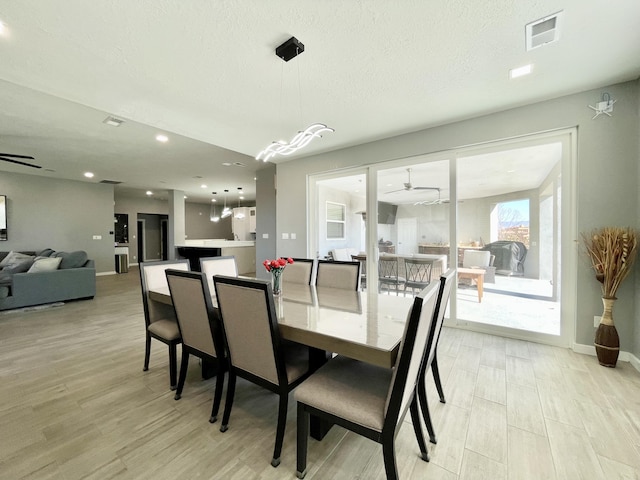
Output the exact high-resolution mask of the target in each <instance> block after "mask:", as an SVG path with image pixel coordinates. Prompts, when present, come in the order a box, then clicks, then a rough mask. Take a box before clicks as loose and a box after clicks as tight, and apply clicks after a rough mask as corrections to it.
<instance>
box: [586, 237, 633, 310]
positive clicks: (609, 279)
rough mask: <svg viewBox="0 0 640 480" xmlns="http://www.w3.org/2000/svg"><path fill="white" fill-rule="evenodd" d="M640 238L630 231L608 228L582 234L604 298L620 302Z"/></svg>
mask: <svg viewBox="0 0 640 480" xmlns="http://www.w3.org/2000/svg"><path fill="white" fill-rule="evenodd" d="M637 237H638V236H637V234H636V231H635V230H633V229H632V228H630V227H604V228H599V229H596V230H594V231H592V232H591V233H589V234H584V233H583V234H582V240H583V241H584V246H585V249H586V251H587V254H588V255H589V258H590V259H591V265H592V266H593V269H594V270H595V272H596V279H597V280H598V281H599V282H600V283H601V284H602V296H603V297H604V298H616V292H617V291H618V287H619V286H620V284H621V283H622V281H623V280H624V279H625V278H626V277H627V275H629V273H630V272H631V267H632V266H633V262H634V260H635V259H636V254H637V250H638V238H637Z"/></svg>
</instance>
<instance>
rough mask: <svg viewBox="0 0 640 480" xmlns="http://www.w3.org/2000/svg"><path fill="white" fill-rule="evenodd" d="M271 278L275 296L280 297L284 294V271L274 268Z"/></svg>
mask: <svg viewBox="0 0 640 480" xmlns="http://www.w3.org/2000/svg"><path fill="white" fill-rule="evenodd" d="M271 276H272V277H273V285H272V286H273V294H274V295H275V296H278V295H280V294H281V293H282V279H281V277H282V269H279V268H274V269H273V270H271Z"/></svg>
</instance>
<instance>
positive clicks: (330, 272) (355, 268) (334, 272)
mask: <svg viewBox="0 0 640 480" xmlns="http://www.w3.org/2000/svg"><path fill="white" fill-rule="evenodd" d="M316 286H318V287H331V288H342V289H346V290H359V289H360V262H336V261H327V260H318V273H317V275H316Z"/></svg>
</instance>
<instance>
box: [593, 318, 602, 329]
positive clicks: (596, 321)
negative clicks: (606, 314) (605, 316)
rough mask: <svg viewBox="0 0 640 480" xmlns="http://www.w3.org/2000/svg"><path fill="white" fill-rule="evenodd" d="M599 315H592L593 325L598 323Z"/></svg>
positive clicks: (595, 325)
mask: <svg viewBox="0 0 640 480" xmlns="http://www.w3.org/2000/svg"><path fill="white" fill-rule="evenodd" d="M600 318H602V317H600V315H594V316H593V326H594V327H597V326H598V325H600Z"/></svg>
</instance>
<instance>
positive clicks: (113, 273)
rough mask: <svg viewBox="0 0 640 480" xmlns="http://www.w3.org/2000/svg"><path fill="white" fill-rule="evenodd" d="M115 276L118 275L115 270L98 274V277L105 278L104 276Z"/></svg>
mask: <svg viewBox="0 0 640 480" xmlns="http://www.w3.org/2000/svg"><path fill="white" fill-rule="evenodd" d="M115 274H116V271H115V270H112V271H110V272H100V273H96V277H101V276H103V275H115Z"/></svg>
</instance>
